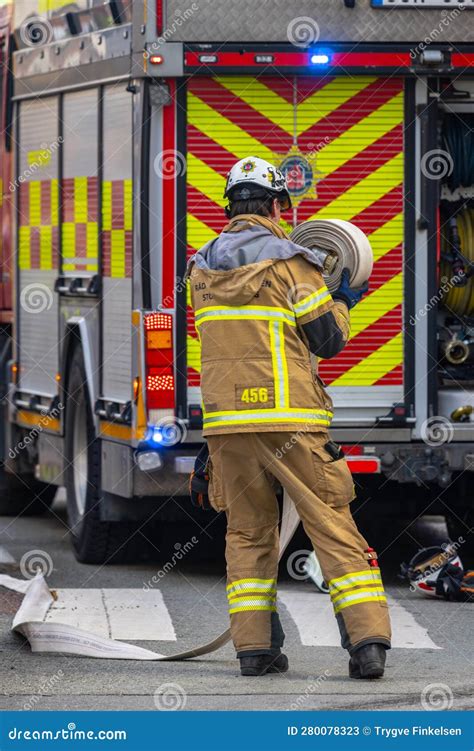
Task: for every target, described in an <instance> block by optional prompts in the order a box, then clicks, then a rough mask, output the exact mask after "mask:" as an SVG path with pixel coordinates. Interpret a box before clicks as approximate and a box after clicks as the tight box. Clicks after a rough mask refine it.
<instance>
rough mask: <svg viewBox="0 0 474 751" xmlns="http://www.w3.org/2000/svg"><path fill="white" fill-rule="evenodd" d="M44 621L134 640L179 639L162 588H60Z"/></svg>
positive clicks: (114, 637)
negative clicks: (160, 589) (159, 589)
mask: <svg viewBox="0 0 474 751" xmlns="http://www.w3.org/2000/svg"><path fill="white" fill-rule="evenodd" d="M56 593H57V596H58V599H57V600H56V601H55V602H54V603H53V605H52V606H51V608H50V609H49V611H48V613H47V615H46V618H45V622H46V623H62V624H68V625H70V626H76V627H77V628H80V629H82V630H84V631H89V632H91V633H93V634H96V635H98V636H104V637H109V638H112V639H122V640H126V639H130V640H132V641H148V640H150V641H176V632H175V630H174V627H173V623H172V621H171V617H170V614H169V612H168V608H167V607H166V604H165V602H164V600H163V595H162V594H161V592H160V591H158V590H154V589H150V590H146V591H144V590H142V589H58V590H56Z"/></svg>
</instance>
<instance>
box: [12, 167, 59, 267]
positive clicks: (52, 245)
mask: <svg viewBox="0 0 474 751" xmlns="http://www.w3.org/2000/svg"><path fill="white" fill-rule="evenodd" d="M18 190H19V227H18V265H19V268H20V270H22V269H23V270H27V269H40V270H42V271H51V270H52V269H56V268H57V266H58V246H59V242H58V240H59V230H58V206H59V198H58V181H57V180H32V181H31V182H27V183H21V184H20V186H19V188H18Z"/></svg>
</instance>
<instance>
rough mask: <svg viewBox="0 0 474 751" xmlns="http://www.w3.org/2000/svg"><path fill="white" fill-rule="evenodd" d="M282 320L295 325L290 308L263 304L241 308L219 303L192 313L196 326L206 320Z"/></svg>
mask: <svg viewBox="0 0 474 751" xmlns="http://www.w3.org/2000/svg"><path fill="white" fill-rule="evenodd" d="M245 319H247V320H251V321H273V320H277V321H278V320H279V321H284V322H285V323H287V324H288V325H289V326H296V323H295V318H294V315H293V312H292V311H291V310H288V309H285V308H271V307H265V306H263V305H246V306H245V307H242V308H231V307H228V306H226V305H219V306H217V305H216V306H214V307H210V308H199V309H198V310H196V311H195V314H194V323H195V326H196V328H197V327H198V326H200V325H201V324H202V323H205V322H208V321H240V320H245Z"/></svg>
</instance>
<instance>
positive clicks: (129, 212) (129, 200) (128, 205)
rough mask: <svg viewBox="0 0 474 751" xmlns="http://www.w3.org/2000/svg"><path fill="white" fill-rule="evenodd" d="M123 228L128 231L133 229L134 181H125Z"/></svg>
mask: <svg viewBox="0 0 474 751" xmlns="http://www.w3.org/2000/svg"><path fill="white" fill-rule="evenodd" d="M123 228H124V229H125V230H127V231H130V230H131V229H133V196H132V181H131V180H124V181H123Z"/></svg>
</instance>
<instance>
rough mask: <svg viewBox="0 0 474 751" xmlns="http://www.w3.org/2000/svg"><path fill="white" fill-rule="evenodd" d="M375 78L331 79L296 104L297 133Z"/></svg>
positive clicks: (331, 110) (304, 129)
mask: <svg viewBox="0 0 474 751" xmlns="http://www.w3.org/2000/svg"><path fill="white" fill-rule="evenodd" d="M375 80H376V78H375V77H374V76H357V77H355V78H350V77H349V76H347V77H346V76H344V77H341V78H336V79H334V80H332V81H331V82H330V83H327V84H326V85H325V86H323V87H322V88H320V89H318V90H317V91H315V92H314V94H311V96H309V97H307V98H306V99H304V100H303V101H302V102H301V103H300V104H298V109H297V120H298V122H297V128H296V132H297V134H298V135H300V134H301V133H303V132H304V131H306V130H308V128H311V127H312V126H314V125H315V124H316V123H318V122H319V121H320V120H322V119H323V118H324V117H327V115H329V114H331V112H334V111H335V110H337V109H338V108H339V107H340V106H341V105H342V104H344V103H345V102H348V101H349V99H352V97H354V96H355V95H356V94H358V93H359V91H363V89H365V88H367V86H370V84H371V83H373V82H374V81H375ZM341 129H342V128H341ZM320 153H321V152H320ZM318 158H319V156H318Z"/></svg>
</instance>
